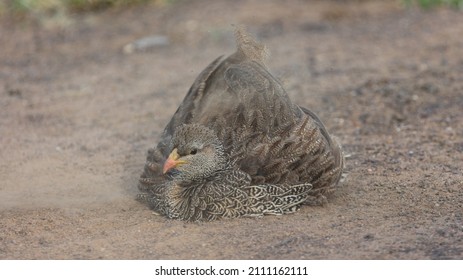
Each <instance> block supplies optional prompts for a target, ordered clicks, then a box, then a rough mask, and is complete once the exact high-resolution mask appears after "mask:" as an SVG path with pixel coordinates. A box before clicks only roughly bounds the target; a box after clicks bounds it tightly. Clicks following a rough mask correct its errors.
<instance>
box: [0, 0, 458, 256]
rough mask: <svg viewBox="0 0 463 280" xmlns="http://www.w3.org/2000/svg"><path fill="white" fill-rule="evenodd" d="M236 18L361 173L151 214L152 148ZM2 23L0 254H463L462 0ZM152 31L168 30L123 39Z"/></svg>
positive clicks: (245, 7) (214, 5) (227, 6)
mask: <svg viewBox="0 0 463 280" xmlns="http://www.w3.org/2000/svg"><path fill="white" fill-rule="evenodd" d="M397 2H400V1H397ZM42 23H43V22H42ZM232 24H245V25H247V26H248V29H249V31H250V32H251V33H253V34H255V35H256V37H257V38H259V40H260V41H262V42H264V43H265V44H266V45H267V46H268V48H269V49H270V51H271V57H270V59H269V62H268V65H269V68H270V69H271V71H272V72H273V73H274V74H275V75H276V76H277V77H279V78H280V79H281V80H282V82H283V83H284V85H285V87H286V89H287V91H288V94H289V95H290V97H291V98H292V99H293V101H294V102H296V103H297V104H300V105H302V106H304V107H307V108H310V109H312V110H313V111H314V112H316V113H317V114H318V115H319V117H320V118H321V119H322V120H323V121H324V123H325V125H326V127H327V128H328V130H329V131H330V132H331V133H332V134H333V135H336V136H337V137H338V138H339V141H340V142H341V143H342V145H343V147H344V150H345V154H346V156H347V161H346V162H347V167H346V171H347V173H348V176H347V178H346V180H345V182H344V183H343V184H342V185H341V186H340V188H339V191H338V192H337V193H336V195H335V196H334V197H333V198H332V199H330V201H329V203H328V204H326V205H324V206H305V207H303V208H302V209H301V210H300V211H299V212H297V213H295V214H292V215H284V216H266V217H262V218H241V219H233V220H220V221H216V222H209V223H187V222H183V221H173V220H168V219H166V218H165V217H162V216H157V215H154V214H153V212H152V211H151V210H150V209H148V208H147V207H146V206H145V205H143V204H140V203H138V202H137V201H135V199H134V197H135V195H136V193H137V188H136V185H137V180H138V177H139V175H140V173H141V170H142V168H143V165H144V163H145V156H146V151H147V149H148V148H149V147H153V146H154V145H155V144H156V142H157V140H158V137H159V136H160V133H161V132H162V129H163V128H164V126H165V125H166V124H167V122H168V120H169V119H170V117H171V116H172V114H173V113H174V112H175V110H176V108H177V106H178V105H179V104H180V102H181V101H182V99H183V97H184V95H185V94H186V92H187V90H188V88H189V86H190V85H191V84H192V82H193V81H194V79H195V77H196V76H197V75H198V74H199V73H200V71H201V70H202V69H203V68H204V67H205V66H206V65H208V64H209V63H210V62H211V61H212V60H214V59H215V58H216V57H218V56H219V55H222V54H230V53H232V52H233V51H234V47H235V46H234V42H233V32H232V31H233V27H232V26H231V25H232ZM0 34H1V36H0V46H1V51H0V108H1V110H0V158H1V160H0V182H1V183H0V258H1V259H462V258H463V207H462V205H463V189H462V186H463V175H462V167H463V165H462V161H463V110H462V109H463V74H462V73H463V16H462V13H461V12H458V11H452V10H447V9H436V10H432V11H419V10H417V9H408V10H407V9H404V8H403V7H400V6H398V4H397V3H396V1H310V2H309V1H295V0H294V1H293V0H291V1H285V3H284V4H282V3H281V2H280V1H265V2H264V1H262V2H258V1H248V0H240V1H225V0H222V1H203V0H197V1H175V2H174V3H173V4H170V5H165V6H159V5H154V4H151V5H150V4H148V5H146V6H138V7H132V8H129V9H127V10H124V11H106V12H103V13H94V14H86V15H76V16H74V17H72V18H68V19H67V20H66V21H60V20H58V19H56V22H54V21H53V20H48V21H47V22H46V24H38V23H37V21H31V22H18V21H15V20H11V19H6V18H4V19H2V20H1V26H0ZM151 35H163V36H167V37H168V38H169V45H168V46H157V47H156V46H155V47H153V48H151V49H149V50H146V51H143V52H135V53H132V54H126V53H124V52H123V51H122V50H123V47H124V46H125V45H126V44H128V43H130V42H133V41H135V40H137V39H140V38H143V37H146V36H151Z"/></svg>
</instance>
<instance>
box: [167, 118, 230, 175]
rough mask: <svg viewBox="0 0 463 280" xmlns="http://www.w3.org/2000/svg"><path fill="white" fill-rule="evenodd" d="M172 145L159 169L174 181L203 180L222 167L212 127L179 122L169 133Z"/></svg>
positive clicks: (221, 151)
mask: <svg viewBox="0 0 463 280" xmlns="http://www.w3.org/2000/svg"><path fill="white" fill-rule="evenodd" d="M172 147H173V149H172V151H171V153H170V155H169V157H168V158H167V160H166V161H165V163H164V167H163V173H164V174H166V173H168V174H169V175H170V176H171V177H172V178H173V179H174V180H176V181H179V182H192V181H198V180H204V179H207V178H208V177H209V176H211V175H212V174H213V173H214V172H216V171H219V170H222V169H224V168H225V167H226V163H227V159H226V156H225V152H224V149H223V145H222V143H221V142H220V141H219V139H218V138H217V136H216V134H215V133H214V131H213V130H211V129H209V128H207V127H205V126H203V125H199V124H186V125H181V126H179V127H178V128H177V129H176V131H175V133H174V135H173V137H172Z"/></svg>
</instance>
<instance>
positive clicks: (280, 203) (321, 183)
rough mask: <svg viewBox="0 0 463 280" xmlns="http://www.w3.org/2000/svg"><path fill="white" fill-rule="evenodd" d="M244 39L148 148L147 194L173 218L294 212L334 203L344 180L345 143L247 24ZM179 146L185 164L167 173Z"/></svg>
mask: <svg viewBox="0 0 463 280" xmlns="http://www.w3.org/2000/svg"><path fill="white" fill-rule="evenodd" d="M236 37H237V44H238V49H237V51H236V52H235V53H234V54H232V55H231V56H229V57H228V58H226V59H223V58H222V57H219V58H218V59H216V60H215V61H213V62H212V63H211V64H210V65H209V66H207V67H206V69H204V70H203V71H202V72H201V74H200V75H199V76H198V78H197V79H196V81H195V82H194V83H193V85H192V87H191V88H190V90H189V91H188V93H187V95H186V97H185V98H184V100H183V102H182V103H181V105H180V106H179V108H178V109H177V111H176V112H175V114H174V115H173V117H172V119H171V120H170V122H169V123H168V124H167V126H166V128H165V129H164V131H163V134H162V136H161V139H160V141H159V144H158V145H157V147H155V148H154V149H150V150H149V151H148V157H147V163H146V165H145V168H144V172H143V174H142V176H141V178H140V184H139V189H140V190H141V191H142V194H140V195H139V199H140V200H143V201H146V202H148V204H149V205H150V206H151V207H152V208H153V209H154V210H155V211H157V212H159V213H161V214H163V215H165V216H167V217H169V218H175V219H184V220H214V219H217V218H220V217H228V218H234V217H239V216H258V215H264V214H285V213H291V212H294V211H296V210H297V209H299V207H300V206H301V204H303V203H308V204H316V203H320V202H323V201H325V200H326V197H325V196H326V195H327V194H329V193H331V192H332V191H333V190H334V189H335V188H336V186H337V184H338V182H339V180H340V178H341V174H342V171H343V166H344V157H343V155H342V150H341V147H340V145H339V144H338V143H337V142H336V141H335V140H334V139H333V138H331V137H330V135H329V134H328V132H327V130H326V128H325V127H324V125H323V123H322V122H321V121H320V119H319V118H318V117H317V116H316V115H315V114H314V113H313V112H311V111H310V110H308V109H305V108H302V107H300V106H297V105H295V104H293V103H292V102H291V100H290V99H289V97H288V95H287V93H286V91H285V90H284V88H283V86H282V85H281V83H280V82H279V81H278V80H277V79H275V78H274V77H273V76H272V74H270V72H269V71H268V69H267V67H266V66H265V61H264V60H265V58H266V57H267V54H268V51H267V49H266V48H265V47H264V46H263V45H261V44H259V43H257V42H255V41H254V39H252V37H250V36H249V35H248V34H247V33H246V32H245V31H244V29H243V28H238V29H237V31H236ZM174 150H175V153H177V151H178V155H177V154H175V159H176V160H177V157H178V158H179V159H178V162H175V161H174V163H175V164H177V163H178V165H179V166H177V165H175V166H176V167H175V168H173V169H170V167H169V168H167V169H169V172H167V173H166V174H163V172H162V171H163V165H164V163H165V162H166V158H168V157H169V158H172V157H173V151H174ZM171 161H172V160H171ZM180 162H181V165H180ZM184 162H186V163H184ZM164 167H165V166H164Z"/></svg>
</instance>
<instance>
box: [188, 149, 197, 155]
mask: <svg viewBox="0 0 463 280" xmlns="http://www.w3.org/2000/svg"><path fill="white" fill-rule="evenodd" d="M197 152H198V150H196V149H193V150H191V152H190V155H196V153H197Z"/></svg>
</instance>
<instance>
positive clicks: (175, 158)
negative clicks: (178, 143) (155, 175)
mask: <svg viewBox="0 0 463 280" xmlns="http://www.w3.org/2000/svg"><path fill="white" fill-rule="evenodd" d="M179 158H180V156H179V155H178V153H177V148H175V149H174V150H173V151H172V152H171V153H170V155H169V157H168V158H167V160H166V162H165V163H164V167H163V168H162V174H166V172H167V171H169V170H171V169H172V168H175V167H177V166H179V165H181V164H185V163H186V161H184V160H179Z"/></svg>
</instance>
